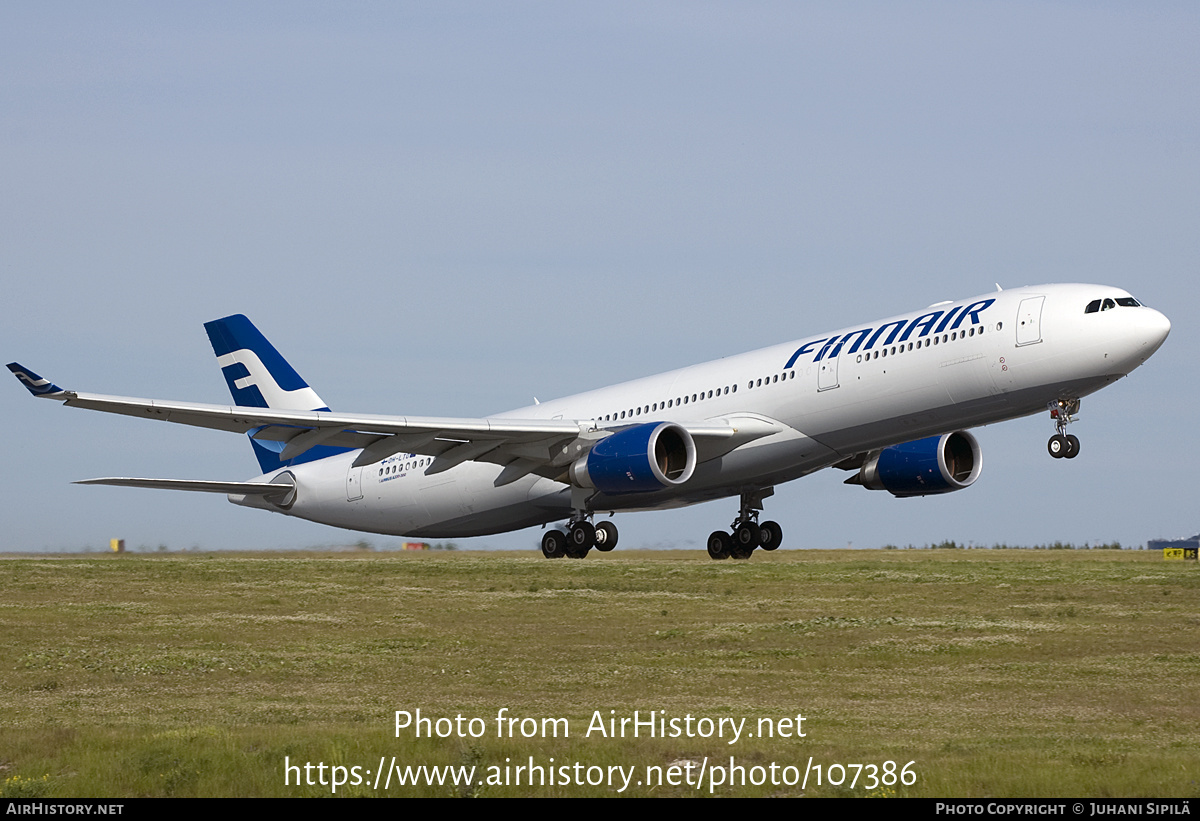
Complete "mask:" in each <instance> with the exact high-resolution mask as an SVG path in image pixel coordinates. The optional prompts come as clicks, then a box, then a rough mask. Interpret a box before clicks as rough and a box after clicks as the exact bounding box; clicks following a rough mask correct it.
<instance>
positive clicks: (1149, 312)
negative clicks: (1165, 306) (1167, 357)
mask: <svg viewBox="0 0 1200 821" xmlns="http://www.w3.org/2000/svg"><path fill="white" fill-rule="evenodd" d="M1142 326H1143V341H1142V345H1143V346H1144V347H1145V348H1147V350H1146V356H1149V355H1150V354H1152V353H1154V352H1155V351H1157V350H1158V349H1159V348H1160V347H1162V344H1163V343H1164V342H1166V341H1167V334H1169V333H1171V320H1169V319H1167V317H1166V316H1165V315H1163V314H1162V313H1160V312H1159V311H1156V310H1154V309H1153V308H1146V309H1145V316H1143V317H1142Z"/></svg>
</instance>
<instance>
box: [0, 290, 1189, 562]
mask: <svg viewBox="0 0 1200 821" xmlns="http://www.w3.org/2000/svg"><path fill="white" fill-rule="evenodd" d="M1170 328H1171V325H1170V322H1169V321H1168V320H1167V318H1166V317H1165V316H1163V314H1161V313H1159V312H1158V311H1156V310H1154V309H1152V308H1149V307H1146V306H1144V305H1142V304H1141V303H1139V302H1138V301H1137V300H1136V299H1134V298H1133V297H1132V296H1131V295H1130V294H1129V293H1128V292H1126V291H1123V290H1121V289H1118V288H1112V287H1108V286H1103V285H1085V284H1065V285H1062V284H1060V285H1039V286H1033V287H1026V288H1016V289H1011V290H1007V291H1003V290H997V291H996V292H995V293H993V294H988V295H985V296H980V297H974V298H971V299H966V300H960V301H957V302H944V303H938V304H936V305H933V306H930V307H929V308H927V309H925V310H921V311H913V312H911V313H909V314H904V315H901V316H896V317H890V318H887V319H882V320H878V321H875V322H869V323H863V324H862V325H857V326H851V327H849V328H845V329H842V330H838V331H833V332H830V333H825V334H818V335H816V336H812V337H808V338H806V339H802V340H798V341H796V342H790V343H786V344H783V345H777V346H774V347H770V348H764V349H762V350H758V351H752V352H750V353H744V354H739V355H736V356H731V357H727V358H725V359H721V360H718V361H715V362H708V363H704V364H699V365H693V366H691V367H687V368H683V369H681V370H677V371H671V372H669V373H664V374H659V375H657V376H649V377H644V378H641V379H636V380H634V381H632V382H626V383H622V384H619V385H613V386H611V387H607V388H601V389H598V390H594V391H590V392H588V393H583V394H578V395H575V396H568V397H565V398H562V399H557V400H552V401H549V402H542V403H540V404H535V405H533V406H531V407H526V408H520V409H517V410H513V411H508V412H505V413H500V414H496V415H494V416H488V417H483V418H443V417H414V416H375V415H364V414H346V413H340V412H336V411H332V410H330V408H329V407H328V406H327V405H326V404H325V402H324V401H323V400H322V399H321V398H320V397H319V396H318V395H317V393H316V391H315V390H313V388H312V387H310V386H309V384H308V383H307V382H306V381H304V379H302V378H301V377H300V375H299V374H298V373H297V372H296V371H295V370H294V369H293V368H292V366H291V365H290V364H289V363H288V362H287V360H285V359H284V358H283V356H281V355H280V354H279V352H278V351H277V350H276V349H275V347H274V346H273V345H271V343H270V342H268V341H267V339H266V338H265V337H264V336H263V335H262V334H261V333H260V332H259V330H258V329H257V328H256V327H255V326H254V325H253V324H252V323H251V322H250V320H249V319H247V318H246V317H245V316H242V315H240V314H238V315H233V316H228V317H225V318H223V319H218V320H214V321H213V322H209V323H206V325H205V330H206V331H207V333H208V337H209V341H210V342H211V343H212V347H213V351H214V353H215V354H216V357H217V363H218V365H219V366H220V368H221V370H222V372H223V374H224V375H225V379H226V382H227V383H228V385H229V390H230V392H231V394H232V396H233V400H234V405H232V406H228V405H205V404H196V403H187V402H173V401H162V400H147V399H136V398H132V397H120V396H105V395H100V394H89V393H82V392H78V391H72V390H64V389H62V388H60V387H58V386H57V385H55V384H54V383H52V382H50V381H49V380H46V379H43V378H42V377H40V376H38V375H37V374H36V373H34V372H33V371H31V370H29V369H28V368H25V367H22V366H21V365H18V364H17V363H12V364H10V365H9V366H8V367H9V369H10V370H11V371H12V372H13V373H14V374H15V375H16V376H17V378H18V379H20V380H21V382H22V383H24V384H25V386H26V387H27V388H28V389H29V391H30V392H31V393H32V394H33V395H34V396H37V397H41V398H47V399H56V400H59V401H61V402H63V403H64V404H66V405H71V406H75V407H81V408H89V409H93V410H100V411H105V412H109V413H120V414H125V415H130V416H138V417H145V418H151V419H159V420H163V421H168V422H175V423H179V424H185V425H193V426H198V427H206V428H212V429H216V430H225V431H234V432H237V433H243V434H247V435H248V436H249V439H250V444H251V446H252V448H253V451H254V454H255V456H256V457H257V460H258V465H259V473H258V475H256V476H254V477H252V478H250V479H248V480H246V481H241V482H238V481H209V480H196V479H143V478H118V477H108V478H101V479H87V480H83V481H82V482H80V484H103V485H117V486H125V487H143V488H166V489H173V490H191V491H201V492H208V493H224V494H226V495H227V496H228V499H229V501H231V502H233V503H234V504H238V505H245V506H248V507H256V508H262V509H265V510H271V511H275V512H277V513H281V514H284V515H288V516H297V517H300V518H303V519H308V520H311V521H315V522H321V523H323V524H328V525H333V526H335V527H343V528H349V529H352V530H361V531H366V532H371V533H384V534H390V535H398V536H407V537H414V538H454V537H465V536H478V535H486V534H491V533H498V532H504V531H509V530H516V529H519V528H524V527H529V526H532V525H543V526H545V525H547V524H551V523H555V524H557V523H562V524H561V525H559V526H555V527H552V528H550V529H547V530H546V532H545V534H544V536H543V538H542V552H543V553H544V554H545V555H546V556H547V557H548V558H559V557H562V556H569V557H572V558H583V557H584V556H586V555H587V554H588V552H589V551H590V550H591V549H592V548H596V549H597V550H601V551H608V550H612V549H613V548H614V547H615V546H616V544H617V536H618V532H617V528H616V525H615V524H614V523H613V522H612V521H611V518H612V516H613V515H614V514H615V513H618V512H628V511H639V510H643V511H644V510H662V509H666V508H672V507H680V506H683V505H690V504H695V503H698V502H704V501H709V500H712V499H722V498H736V499H738V509H737V514H736V516H735V518H734V519H733V522H732V524H731V525H730V527H729V529H727V530H724V529H722V530H716V531H714V532H713V533H712V534H711V535H710V536H709V538H708V552H709V555H710V556H712V558H714V559H725V558H730V557H733V558H738V559H744V558H749V556H750V555H751V554H752V553H753V552H754V550H755V549H756V548H760V547H761V548H763V549H765V550H774V549H776V548H777V547H779V545H780V544H781V543H782V541H783V528H782V527H781V526H780V525H779V524H778V523H777V522H774V521H763V522H760V521H759V519H760V514H761V512H762V511H763V507H764V504H763V503H764V500H765V499H767V498H769V497H770V496H771V495H772V494H773V493H774V488H775V486H776V485H779V484H781V483H783V482H788V481H791V480H793V479H798V478H800V477H802V476H806V475H808V474H810V473H813V472H815V471H818V470H821V469H823V468H827V467H833V468H837V469H840V470H844V471H848V472H850V476H849V478H847V479H846V480H845V482H846V484H851V485H859V486H861V487H864V488H867V489H870V490H886V491H888V492H890V493H892V494H893V495H895V496H899V497H908V496H925V495H931V494H939V493H950V492H953V491H957V490H962V489H964V488H966V487H969V486H970V485H971V484H973V483H974V482H975V480H976V479H977V478H978V477H979V472H980V470H981V469H982V465H983V459H982V454H981V451H980V448H979V444H978V442H977V441H976V440H975V437H973V436H972V435H971V434H970V433H969V432H968V429H969V428H972V427H976V426H979V425H987V424H992V423H995V422H1001V421H1004V420H1007V419H1015V418H1017V417H1020V416H1028V415H1031V414H1035V413H1042V412H1048V413H1049V416H1050V421H1051V423H1052V424H1053V425H1054V429H1055V433H1054V434H1053V435H1052V436H1051V437H1050V439H1049V441H1048V442H1047V449H1048V451H1049V453H1050V455H1051V456H1053V457H1055V458H1065V459H1074V458H1075V457H1076V456H1078V455H1079V452H1080V443H1079V439H1078V438H1077V437H1076V436H1074V435H1073V434H1068V433H1067V432H1066V428H1067V425H1069V424H1070V423H1072V422H1073V421H1075V417H1076V416H1077V414H1078V412H1079V406H1080V400H1081V398H1082V397H1084V396H1087V395H1089V394H1091V393H1094V392H1096V391H1098V390H1100V389H1101V388H1103V387H1105V386H1106V385H1109V384H1111V383H1112V382H1114V381H1116V380H1117V379H1120V378H1121V377H1123V376H1126V375H1128V374H1129V373H1131V372H1132V371H1133V370H1134V369H1135V368H1137V367H1138V366H1140V365H1141V364H1143V363H1144V362H1145V361H1146V360H1147V359H1149V358H1150V356H1151V355H1153V354H1154V352H1155V351H1157V350H1158V348H1159V347H1160V346H1161V345H1162V344H1163V342H1164V341H1165V340H1166V338H1167V335H1168V333H1169V332H1170ZM604 515H607V516H608V518H606V519H603V520H601V521H597V518H598V517H600V516H604Z"/></svg>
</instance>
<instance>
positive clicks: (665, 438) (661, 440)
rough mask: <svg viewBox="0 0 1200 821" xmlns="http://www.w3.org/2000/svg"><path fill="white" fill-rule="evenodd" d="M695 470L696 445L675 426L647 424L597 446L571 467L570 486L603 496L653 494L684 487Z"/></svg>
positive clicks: (617, 434)
mask: <svg viewBox="0 0 1200 821" xmlns="http://www.w3.org/2000/svg"><path fill="white" fill-rule="evenodd" d="M695 469H696V443H695V442H693V441H692V435H691V434H690V433H688V432H687V430H686V429H685V428H683V427H681V426H680V425H677V424H675V423H674V422H647V423H646V424H644V425H636V426H634V427H631V428H626V429H625V430H622V431H618V432H617V433H614V434H613V435H611V436H608V437H606V438H604V439H601V440H600V441H599V442H597V443H596V445H595V447H593V448H592V449H591V450H590V451H588V453H587V455H586V456H581V457H579V459H577V460H576V461H575V463H574V464H572V465H571V482H572V483H573V484H575V485H578V486H579V487H586V488H595V489H596V490H599V491H601V492H602V493H607V494H610V495H614V496H615V495H619V494H623V493H653V492H654V491H656V490H662V489H663V488H668V487H675V486H677V485H682V484H683V483H684V482H686V481H687V480H688V479H690V478H692V471H693V470H695Z"/></svg>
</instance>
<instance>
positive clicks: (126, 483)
mask: <svg viewBox="0 0 1200 821" xmlns="http://www.w3.org/2000/svg"><path fill="white" fill-rule="evenodd" d="M73 484H76V485H113V486H114V487H147V488H158V489H160V490H191V491H199V492H201V493H227V494H228V493H232V494H236V495H240V496H276V495H279V496H282V495H285V494H288V493H291V492H292V491H294V490H295V489H296V486H295V485H294V484H292V483H291V482H287V483H283V482H274V483H271V482H206V481H203V480H201V479H124V478H103V479H81V480H79V481H78V482H74V483H73Z"/></svg>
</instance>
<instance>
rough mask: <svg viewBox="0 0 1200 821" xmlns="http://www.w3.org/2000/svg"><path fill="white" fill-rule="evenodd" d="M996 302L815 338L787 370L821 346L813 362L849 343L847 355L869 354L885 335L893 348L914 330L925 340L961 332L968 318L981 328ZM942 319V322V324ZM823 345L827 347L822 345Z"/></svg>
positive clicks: (794, 356) (833, 354)
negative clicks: (982, 317)
mask: <svg viewBox="0 0 1200 821" xmlns="http://www.w3.org/2000/svg"><path fill="white" fill-rule="evenodd" d="M995 301H996V300H994V299H981V300H979V301H978V302H972V303H971V304H970V305H967V306H966V307H965V308H964V307H963V306H961V305H960V306H957V307H954V308H951V309H950V310H949V311H933V312H932V313H928V314H921V315H920V316H918V317H915V318H913V319H897V320H893V321H891V322H885V323H884V324H883V325H880V326H879V327H878V328H862V329H861V330H857V331H851V332H850V333H848V334H846V335H844V336H842V337H840V338H839V337H838V336H832V337H829V338H827V339H814V340H812V341H811V342H805V343H804V344H803V345H801V346H800V347H799V348H797V349H796V352H795V353H794V354H792V355H791V358H789V359H788V361H787V364H786V365H784V368H785V369H786V368H790V367H792V366H794V365H795V364H796V360H798V359H799V358H800V357H801V356H804V355H805V354H808V353H812V352H813V349H815V348H816V347H817V346H818V345H821V349H820V350H819V351H817V354H816V356H814V357H813V362H820V361H821V360H822V359H826V358H828V359H835V358H837V357H838V356H839V355H840V354H841V352H842V348H843V347H845V346H846V344H847V343H850V347H849V348H847V349H846V353H857V352H858V350H859V348H860V347H861V348H862V350H864V351H869V350H871V349H872V348H874V347H875V344H876V343H878V342H879V341H880V338H881V337H883V336H884V335H885V334H886V335H887V337H886V339H884V340H883V343H882V344H884V345H891V344H892V343H893V342H895V341H896V339H897V337H899V341H900V342H907V341H908V340H909V338H910V337H911V336H912V335H913V332H914V331H916V332H917V338H918V339H921V338H924V337H926V336H929V334H930V333H939V334H940V333H941V332H942V331H944V330H946V329H947V326H949V329H950V330H952V331H955V330H958V328H959V327H960V326H961V325H962V324H963V321H964V320H965V319H966V318H967V317H970V318H971V323H970V324H972V325H980V324H982V323H983V320H982V319H980V318H979V315H980V314H981V313H983V312H984V311H985V310H987V309H988V308H989V307H990V306H991V305H992V303H994V302H995ZM938 320H941V321H940V322H939V321H938ZM934 325H937V329H936V330H934ZM889 329H890V332H889ZM864 339H866V340H868V341H867V344H866V345H863V340H864ZM822 343H824V344H823V345H822Z"/></svg>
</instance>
